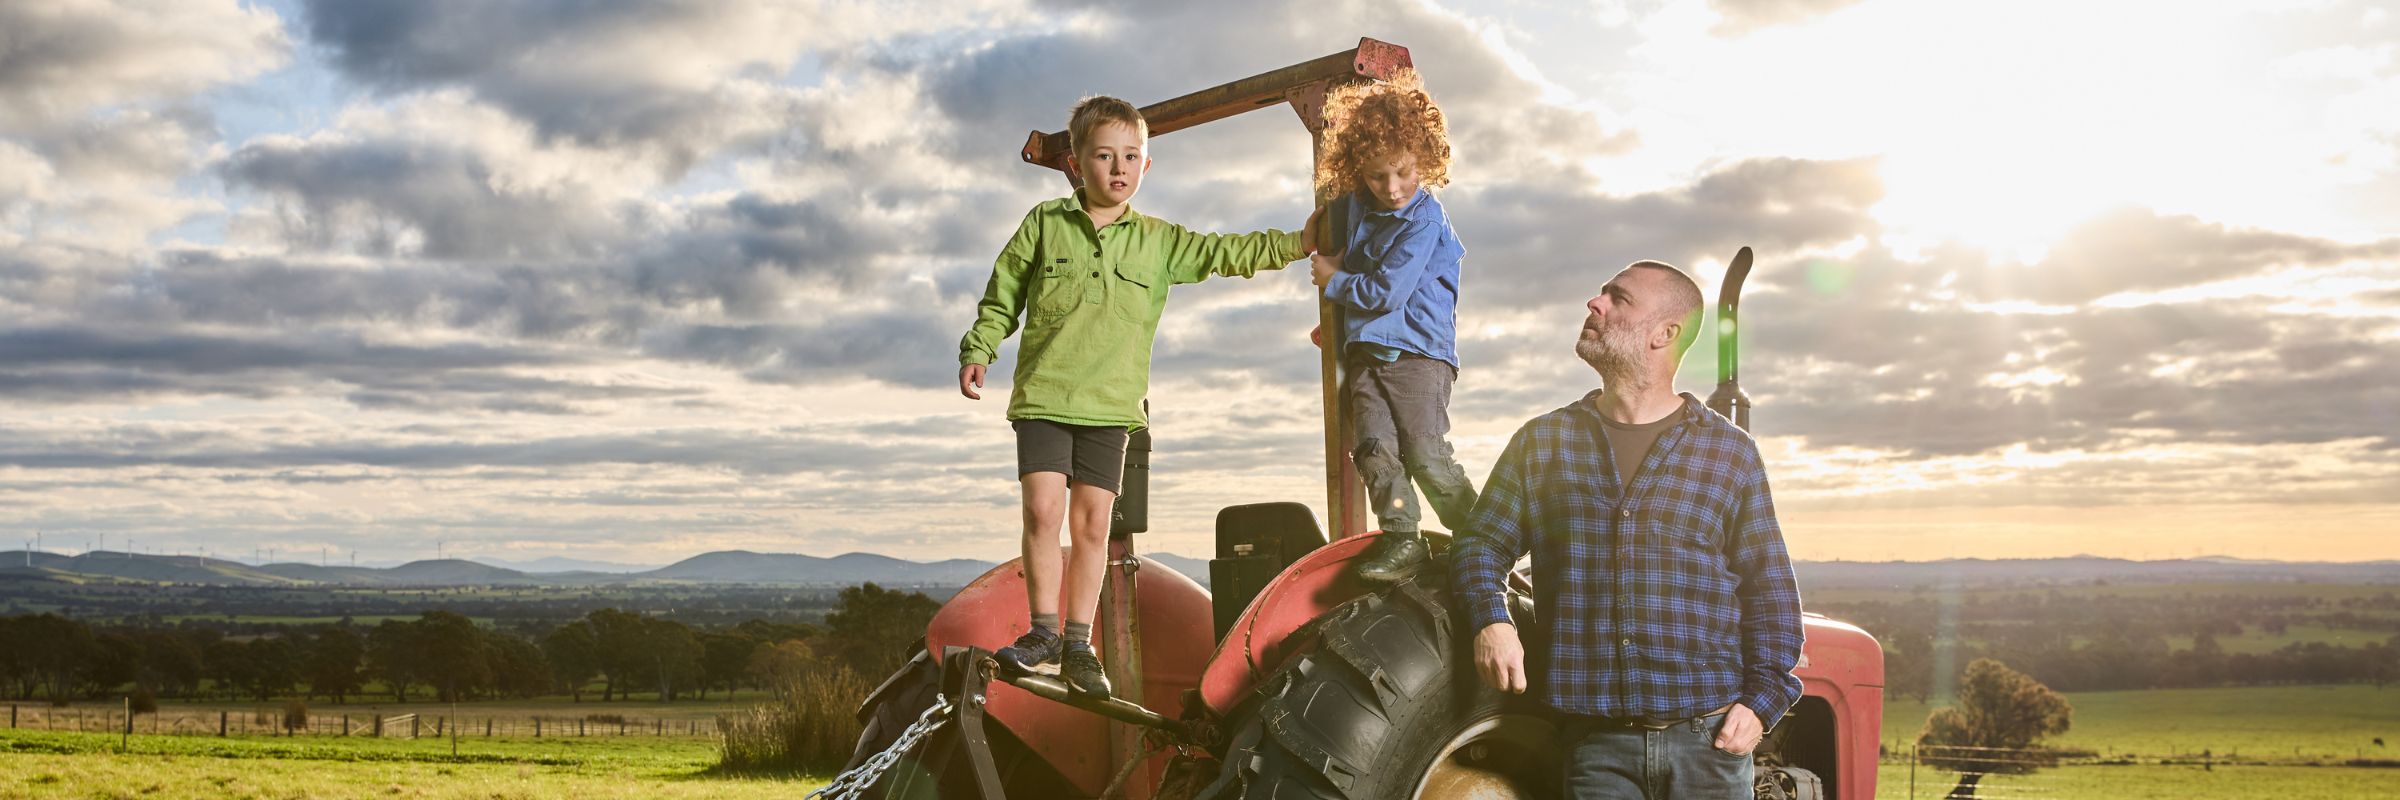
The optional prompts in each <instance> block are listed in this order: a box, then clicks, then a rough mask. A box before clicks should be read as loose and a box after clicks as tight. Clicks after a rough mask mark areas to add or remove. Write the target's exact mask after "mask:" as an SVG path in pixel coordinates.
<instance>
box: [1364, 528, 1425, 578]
mask: <svg viewBox="0 0 2400 800" xmlns="http://www.w3.org/2000/svg"><path fill="white" fill-rule="evenodd" d="M1429 552H1431V551H1430V550H1428V549H1427V548H1426V546H1425V537H1424V536H1421V535H1418V534H1415V533H1386V534H1383V535H1381V536H1377V537H1375V543H1374V544H1371V545H1368V546H1367V553H1366V558H1365V560H1363V561H1360V562H1359V564H1358V572H1357V574H1358V579H1359V580H1361V581H1365V582H1367V583H1370V584H1378V585H1380V584H1388V583H1394V582H1397V581H1399V580H1400V579H1402V578H1406V577H1408V576H1409V574H1410V573H1413V572H1416V571H1417V566H1418V565H1419V564H1423V563H1424V562H1425V556H1426V555H1427V554H1428V553H1429Z"/></svg>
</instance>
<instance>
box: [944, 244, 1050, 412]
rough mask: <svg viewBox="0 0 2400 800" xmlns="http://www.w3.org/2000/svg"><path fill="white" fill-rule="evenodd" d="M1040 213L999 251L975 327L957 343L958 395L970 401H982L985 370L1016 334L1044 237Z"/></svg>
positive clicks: (977, 305) (978, 302)
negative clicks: (1004, 342)
mask: <svg viewBox="0 0 2400 800" xmlns="http://www.w3.org/2000/svg"><path fill="white" fill-rule="evenodd" d="M1038 213H1039V210H1038V209H1037V210H1036V211H1033V212H1027V213H1026V215H1025V221H1024V222H1022V223H1019V224H1018V225H1017V232H1016V234H1015V235H1013V236H1010V237H1008V244H1006V245H1004V246H1002V247H1001V248H1000V257H999V258H996V259H993V260H992V278H991V280H990V281H988V282H986V283H985V284H984V285H983V299H982V300H980V301H977V302H976V303H975V324H973V325H971V326H969V327H968V328H967V335H966V336H964V337H961V338H960V339H959V340H958V391H959V393H960V394H963V395H966V396H967V397H968V398H969V399H974V400H981V399H983V396H982V395H980V394H977V393H976V392H975V389H978V388H982V386H983V371H984V370H983V368H984V367H985V366H986V365H989V364H991V363H992V357H993V355H994V354H995V353H997V352H999V350H1000V341H1001V340H1003V339H1007V338H1008V335H1009V334H1012V333H1015V332H1017V316H1018V314H1019V313H1020V312H1022V311H1024V310H1025V290H1026V289H1027V288H1028V287H1027V281H1026V278H1027V276H1028V274H1029V273H1030V271H1031V269H1032V266H1033V251H1034V243H1035V240H1036V239H1039V238H1040V236H1041V221H1040V219H1039V218H1038V217H1037V216H1036V215H1037V214H1038Z"/></svg>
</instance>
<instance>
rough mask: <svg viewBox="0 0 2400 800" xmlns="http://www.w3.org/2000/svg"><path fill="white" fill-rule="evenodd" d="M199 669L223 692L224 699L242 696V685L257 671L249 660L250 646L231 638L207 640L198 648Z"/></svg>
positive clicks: (255, 666) (248, 681)
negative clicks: (205, 643)
mask: <svg viewBox="0 0 2400 800" xmlns="http://www.w3.org/2000/svg"><path fill="white" fill-rule="evenodd" d="M200 664H201V670H202V672H203V673H204V674H206V675H207V676H208V679H209V681H210V682H211V683H212V684H214V685H213V687H212V688H214V689H216V690H217V691H219V692H223V693H225V699H227V700H233V699H238V698H240V697H241V696H242V687H245V686H249V685H250V684H251V683H252V682H253V677H252V676H253V675H254V674H255V673H256V672H257V671H258V667H257V665H256V664H253V663H251V661H250V648H249V647H247V646H244V645H243V644H242V643H241V642H237V641H234V640H232V639H218V640H216V641H213V642H209V643H208V645H207V646H206V647H203V648H201V650H200Z"/></svg>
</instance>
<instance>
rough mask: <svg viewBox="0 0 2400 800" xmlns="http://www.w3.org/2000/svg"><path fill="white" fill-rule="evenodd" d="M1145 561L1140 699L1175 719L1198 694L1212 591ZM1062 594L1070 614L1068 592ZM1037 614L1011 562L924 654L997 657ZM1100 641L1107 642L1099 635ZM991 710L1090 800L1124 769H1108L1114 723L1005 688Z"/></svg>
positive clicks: (1140, 572) (985, 581) (1140, 597)
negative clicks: (953, 651) (961, 650)
mask: <svg viewBox="0 0 2400 800" xmlns="http://www.w3.org/2000/svg"><path fill="white" fill-rule="evenodd" d="M1137 557H1138V556H1137ZM1140 558H1141V566H1140V568H1139V569H1137V570H1136V571H1135V575H1136V577H1135V579H1134V582H1135V585H1136V589H1135V592H1136V594H1135V600H1136V601H1137V603H1138V605H1139V607H1140V614H1141V620H1140V623H1139V625H1138V626H1137V627H1136V628H1135V629H1134V630H1135V633H1136V635H1137V636H1139V638H1140V641H1141V643H1142V696H1141V697H1140V698H1139V700H1140V702H1141V704H1142V705H1143V706H1145V707H1148V708H1150V709H1152V710H1155V711H1158V712H1159V713H1162V714H1165V715H1167V716H1170V717H1172V716H1175V714H1176V711H1177V709H1180V708H1182V707H1183V706H1182V697H1183V693H1184V692H1185V691H1187V690H1190V689H1192V688H1194V687H1196V686H1197V685H1199V682H1200V665H1201V664H1203V663H1205V662H1204V661H1203V659H1206V658H1207V657H1208V647H1209V644H1210V642H1209V638H1210V634H1211V633H1213V624H1214V623H1213V620H1212V619H1211V611H1210V606H1209V602H1208V590H1206V589H1202V588H1200V584H1198V583H1194V582H1193V581H1192V579H1191V578H1187V577H1184V575H1183V573H1180V572H1176V571H1175V570H1174V568H1172V567H1169V566H1167V565H1165V564H1162V563H1159V562H1158V561H1155V560H1152V559H1150V558H1146V557H1140ZM1059 594H1060V598H1059V601H1060V607H1061V608H1064V607H1065V604H1066V598H1065V594H1066V589H1065V587H1064V586H1061V587H1060V589H1059ZM1030 613H1031V612H1030V611H1028V609H1027V608H1026V604H1025V567H1024V561H1023V559H1013V558H1012V559H1009V560H1008V561H1007V562H1005V563H1002V564H1001V565H999V566H996V567H993V568H992V569H991V570H990V571H987V572H985V573H983V574H982V575H981V576H978V577H977V578H976V579H975V580H974V581H973V582H970V583H968V584H967V586H966V588H964V589H960V590H959V591H958V594H956V595H952V596H951V597H950V601H949V602H947V603H943V604H942V609H941V610H940V611H938V612H935V613H934V615H933V622H932V623H930V624H928V625H926V627H925V648H926V650H927V651H929V652H933V653H940V652H942V648H944V647H980V648H983V649H985V650H998V649H1000V648H1002V647H1006V646H1008V645H1009V643H1010V642H1014V641H1016V638H1017V636H1018V635H1019V634H1022V633H1024V632H1025V628H1026V625H1027V617H1028V615H1029V614H1030ZM1093 638H1094V639H1099V638H1100V636H1099V634H1098V633H1097V632H1095V633H1094V635H1093ZM1128 699H1134V698H1128ZM984 708H985V714H986V716H987V717H988V718H989V719H991V720H994V721H997V722H999V723H1000V724H1001V725H1004V726H1007V728H1008V730H1009V731H1010V732H1011V733H1012V734H1014V735H1015V736H1016V737H1017V738H1018V739H1020V740H1022V741H1023V742H1024V743H1025V744H1026V746H1027V747H1029V748H1031V749H1032V750H1033V752H1034V754H1035V755H1036V756H1039V757H1040V758H1041V759H1042V760H1043V761H1044V762H1047V763H1048V764H1049V765H1050V766H1051V768H1053V769H1055V770H1057V771H1058V773H1059V774H1060V775H1062V776H1064V777H1066V779H1067V780H1068V781H1069V782H1070V783H1073V784H1074V785H1075V786H1076V788H1078V789H1080V790H1081V791H1082V792H1083V793H1084V794H1085V795H1086V796H1090V797H1097V796H1099V795H1100V791H1101V790H1102V789H1105V788H1107V786H1108V780H1109V778H1110V777H1111V776H1112V775H1113V774H1114V773H1115V771H1116V767H1117V765H1115V764H1110V763H1107V761H1108V720H1107V718H1105V717H1102V716H1100V715H1098V714H1093V713H1090V712H1086V711H1081V710H1077V709H1075V708H1073V707H1071V706H1066V705H1062V704H1059V703H1053V702H1051V701H1048V700H1044V699H1042V698H1039V697H1035V696H1033V695H1032V694H1029V693H1027V692H1026V691H1025V690H1023V689H1019V688H1017V687H1015V686H1011V685H1008V684H1006V683H1002V682H994V683H992V685H991V692H990V694H989V697H988V701H987V702H986V704H985V707H984ZM1166 757H1167V755H1166V754H1161V755H1160V756H1158V759H1159V762H1160V763H1161V764H1163V763H1164V761H1165V759H1166Z"/></svg>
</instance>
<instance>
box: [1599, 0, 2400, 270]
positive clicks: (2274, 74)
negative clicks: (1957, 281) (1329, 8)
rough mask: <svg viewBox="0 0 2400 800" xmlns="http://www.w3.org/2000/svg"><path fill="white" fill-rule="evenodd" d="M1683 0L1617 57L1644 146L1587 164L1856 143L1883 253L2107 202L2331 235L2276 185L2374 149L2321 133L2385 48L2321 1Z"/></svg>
mask: <svg viewBox="0 0 2400 800" xmlns="http://www.w3.org/2000/svg"><path fill="white" fill-rule="evenodd" d="M1692 6H1694V7H1687V6H1686V5H1683V4H1678V5H1676V6H1673V7H1671V8H1670V10H1668V11H1666V12H1662V13H1660V14H1659V15H1657V16H1655V17H1653V18H1651V19H1650V20H1649V21H1648V23H1647V24H1646V26H1645V33H1646V34H1647V35H1648V36H1649V41H1648V42H1647V43H1646V44H1644V45H1643V46H1641V47H1640V48H1638V49H1637V50H1635V51H1634V54H1633V55H1634V56H1635V58H1636V59H1637V60H1638V61H1642V62H1648V63H1649V65H1650V66H1653V67H1655V69H1649V70H1643V71H1642V72H1641V75H1640V76H1639V77H1629V78H1627V79H1626V80H1625V82H1624V85H1623V87H1622V88H1623V90H1624V96H1623V97H1622V98H1621V102H1622V103H1623V104H1624V105H1623V107H1624V108H1626V109H1628V113H1629V115H1630V116H1631V117H1632V118H1633V121H1634V123H1635V124H1637V125H1639V126H1640V127H1641V128H1642V129H1643V133H1644V135H1643V141H1644V149H1643V151H1642V152H1640V153H1637V154H1635V155H1633V156H1631V157H1629V158H1627V159H1623V160H1621V162H1620V163H1617V164H1613V165H1611V168H1610V169H1608V170H1605V171H1604V172H1603V176H1604V178H1607V179H1611V180H1613V181H1614V182H1615V185H1616V186H1617V187H1619V190H1624V189H1625V188H1626V187H1629V186H1631V187H1638V186H1641V185H1643V184H1644V183H1645V182H1650V181H1658V180H1668V179H1671V177H1670V176H1672V175H1673V174H1674V170H1676V169H1677V166H1676V165H1681V169H1683V170H1685V172H1684V173H1683V175H1684V177H1686V178H1688V176H1689V170H1690V169H1692V168H1693V167H1692V165H1708V164H1721V163H1724V160H1725V159H1726V158H1728V157H1759V156H1774V155H1781V156H1798V157H1805V158H1819V159H1838V158H1857V157H1874V158H1876V159H1878V164H1879V167H1880V177H1881V178H1882V179H1883V183H1884V186H1883V190H1884V197H1883V200H1882V201H1881V202H1880V203H1879V204H1878V205H1877V206H1876V207H1875V208H1874V209H1873V214H1874V216H1875V217H1876V219H1877V220H1878V221H1879V222H1880V223H1881V224H1882V226H1883V228H1884V231H1883V236H1882V239H1881V244H1883V245H1884V246H1886V247H1890V248H1892V249H1894V250H1895V251H1897V252H1900V253H1901V254H1902V255H1903V256H1908V255H1911V254H1913V253H1919V252H1923V251H1925V250H1927V249H1930V248H1932V247H1935V246H1937V245H1942V244H1945V243H1960V244H1966V245H1969V246H1973V247H1978V248H1981V249H1984V250H1986V251H1988V252H1990V253H1991V255H1992V257H1993V259H1994V260H1995V261H1997V262H2019V263H2030V262H2033V261H2038V260H2039V259H2040V258H2041V257H2042V256H2043V255H2044V254H2045V253H2046V252H2047V250H2048V249H2049V247H2051V246H2052V245H2053V244H2055V243H2056V242H2057V241H2058V239H2059V238H2060V237H2061V236H2062V235H2063V234H2065V233H2066V232H2067V231H2068V230H2069V229H2071V228H2073V227H2074V226H2075V225H2077V224H2079V223H2082V222H2084V221H2086V220H2089V219H2091V218H2093V217H2094V216H2095V215H2097V214H2099V213H2101V212H2103V211H2106V210H2108V209H2111V208H2115V207H2121V206H2128V205H2132V206H2142V207H2147V208H2150V209H2154V210H2157V211H2159V212H2162V213H2171V214H2192V215H2196V216H2200V217H2202V218H2206V219H2249V220H2258V221H2262V222H2264V221H2270V220H2271V221H2272V224H2274V225H2275V226H2277V227H2279V228H2287V229H2293V230H2300V231H2317V229H2318V228H2320V227H2322V228H2325V229H2324V230H2323V231H2321V232H2322V233H2324V234H2326V235H2336V236H2339V235H2342V234H2343V233H2344V232H2345V231H2347V229H2348V228H2349V227H2355V223H2354V222H2351V221H2339V220H2337V221H2323V222H2318V223H2313V224H2312V223H2310V222H2309V221H2308V220H2306V219H2305V218H2303V219H2294V217H2295V215H2299V216H2302V217H2305V216H2306V214H2307V212H2306V211H2305V210H2303V209H2299V208H2296V203H2295V201H2294V198H2295V197H2304V196H2313V195H2310V191H2311V190H2312V189H2314V188H2322V187H2323V186H2324V185H2327V184H2329V183H2334V184H2338V183H2341V182H2343V181H2350V180H2357V179H2358V177H2357V176H2358V175H2359V174H2361V172H2362V170H2364V171H2371V169H2370V168H2371V167H2372V166H2373V165H2374V164H2377V163H2381V162H2382V160H2383V159H2388V158H2389V156H2390V153H2389V152H2387V151H2389V150H2391V149H2392V148H2388V147H2383V148H2380V149H2378V148H2377V147H2368V146H2366V145H2363V144H2360V142H2359V141H2357V139H2358V137H2357V136H2356V135H2352V134H2344V133H2341V131H2343V130H2347V129H2350V128H2355V127H2356V126H2357V125H2358V124H2359V120H2358V119H2357V118H2361V117H2365V118H2371V119H2372V120H2382V119H2384V118H2385V117H2388V116H2391V115H2389V114H2381V113H2369V112H2362V111H2360V109H2362V108H2374V107H2378V106H2377V105H2376V104H2374V103H2370V102H2367V100H2368V99H2370V98H2371V97H2374V96H2379V95H2376V93H2375V92H2374V91H2373V90H2372V87H2373V86H2374V85H2375V80H2374V79H2373V76H2374V75H2375V74H2377V71H2378V70H2380V69H2382V68H2383V67H2385V66H2386V65H2387V64H2388V62H2389V61H2390V60H2391V59H2392V58H2393V56H2392V54H2391V52H2390V51H2389V50H2388V49H2362V48H2359V47H2354V46H2347V45H2338V44H2334V43H2332V40H2335V39H2338V38H2340V36H2342V35H2343V34H2342V33H2341V31H2340V30H2338V29H2341V28H2345V27H2355V25H2353V24H2350V23H2342V24H2336V23H2338V22H2341V20H2336V19H2334V17H2337V16H2342V15H2344V14H2349V13H2352V12H2347V11H2344V10H2342V9H2341V8H2340V7H2338V6H2335V7H2326V8H2320V9H2318V13H2317V15H2316V16H2309V14H2310V13H2311V12H2310V11H2309V7H2306V6H2295V5H2292V4H2278V3H2274V2H2264V1H2263V0H2262V1H2261V2H2229V3H2205V4H2185V3H2165V2H2143V1H2141V0H2135V1H2132V2H2120V3H2084V2H2066V1H2064V0H2023V1H2022V2H1945V3H1909V2H1864V3H1860V4H1858V5H1855V6H1852V7H1849V8H1845V9H1843V10H1841V11H1837V12H1834V13H1832V14H1828V15H1825V16H1823V17H1820V18H1817V19H1813V20H1810V21H1807V22H1803V23H1799V24H1794V25H1788V26H1779V27H1775V28H1769V29H1765V30H1760V31H1757V32H1754V33H1751V34H1749V35H1746V36H1740V37H1733V38H1727V37H1722V36H1718V35H1715V34H1714V33H1713V30H1714V24H1715V21H1716V16H1715V15H1714V14H1713V13H1710V12H1707V11H1706V10H1705V7H1697V4H1692ZM2343 19H2348V17H2343ZM2358 24H2365V23H2358ZM2303 31H2305V32H2303ZM2385 94H2388V91H2387V92H2385ZM2345 109H2347V110H2345ZM2329 131H2331V132H2329ZM1700 168H1701V169H1706V168H1707V167H1706V166H1702V167H1700Z"/></svg>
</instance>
